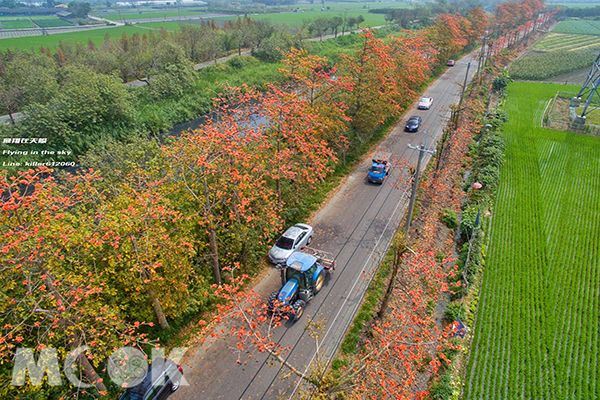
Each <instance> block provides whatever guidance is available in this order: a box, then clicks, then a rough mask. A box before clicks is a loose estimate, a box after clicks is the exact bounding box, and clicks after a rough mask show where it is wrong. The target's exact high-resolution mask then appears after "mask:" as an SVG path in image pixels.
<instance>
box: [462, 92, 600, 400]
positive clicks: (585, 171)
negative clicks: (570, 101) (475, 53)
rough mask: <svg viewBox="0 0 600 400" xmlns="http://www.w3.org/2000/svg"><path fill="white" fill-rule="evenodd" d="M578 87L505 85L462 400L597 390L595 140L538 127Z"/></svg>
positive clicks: (599, 187)
mask: <svg viewBox="0 0 600 400" xmlns="http://www.w3.org/2000/svg"><path fill="white" fill-rule="evenodd" d="M578 89H579V88H578V87H577V86H562V85H561V86H559V85H551V84H532V83H523V82H515V83H512V84H510V85H509V87H508V96H507V99H508V100H507V102H506V106H505V108H506V111H507V113H508V116H509V122H508V123H507V124H506V125H505V130H504V132H505V135H506V138H507V149H506V162H505V164H504V166H503V167H502V169H501V182H500V186H499V189H498V194H497V200H496V206H495V211H494V216H493V220H492V228H491V236H490V237H491V242H490V247H489V253H488V260H487V267H486V271H485V275H484V282H483V287H482V295H481V298H480V305H479V310H478V316H477V325H476V327H475V331H474V333H475V337H474V341H473V345H472V350H471V357H470V361H469V367H468V375H467V378H466V381H465V396H464V398H465V399H479V398H486V399H490V400H496V399H498V400H500V399H517V398H518V399H521V398H525V399H544V398H545V399H575V398H576V399H595V398H598V393H600V382H599V381H600V372H599V371H598V365H599V362H600V331H599V330H598V321H600V296H599V295H598V293H599V289H600V256H599V255H600V175H599V174H598V170H599V169H600V138H598V137H592V136H585V135H579V134H573V133H567V132H560V131H553V130H549V129H545V128H541V127H538V126H537V125H539V123H536V122H534V121H539V120H540V116H541V115H542V112H543V110H544V107H545V104H546V101H547V100H548V99H550V98H552V97H553V96H554V95H555V94H556V91H557V90H565V91H571V92H576V91H577V90H578Z"/></svg>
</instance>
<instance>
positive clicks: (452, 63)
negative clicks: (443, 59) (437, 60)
mask: <svg viewBox="0 0 600 400" xmlns="http://www.w3.org/2000/svg"><path fill="white" fill-rule="evenodd" d="M454 64H455V62H454V60H448V62H447V63H446V65H447V66H449V67H454Z"/></svg>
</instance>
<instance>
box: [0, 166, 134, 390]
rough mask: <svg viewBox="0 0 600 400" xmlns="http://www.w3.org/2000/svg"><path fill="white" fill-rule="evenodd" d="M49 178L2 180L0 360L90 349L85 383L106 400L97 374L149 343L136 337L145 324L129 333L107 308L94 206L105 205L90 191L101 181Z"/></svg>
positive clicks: (32, 173)
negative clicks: (127, 349)
mask: <svg viewBox="0 0 600 400" xmlns="http://www.w3.org/2000/svg"><path fill="white" fill-rule="evenodd" d="M50 174H51V170H49V169H47V168H45V167H41V168H39V169H36V170H28V171H25V172H19V173H18V174H17V175H15V176H8V175H7V174H6V173H5V172H3V174H2V176H1V177H0V196H1V197H2V199H3V201H2V204H1V208H2V213H0V232H1V235H0V237H1V239H0V265H2V267H1V268H0V275H1V278H2V282H3V285H2V288H1V289H0V291H1V293H2V300H1V302H2V318H3V321H4V322H3V326H2V328H0V329H2V335H1V336H0V357H1V358H2V360H3V362H10V361H12V360H13V357H14V355H15V351H16V350H17V349H18V348H19V347H33V348H35V349H37V350H38V351H43V349H44V348H46V347H52V348H56V349H57V351H58V355H59V356H61V357H65V356H66V355H67V353H69V352H70V351H72V350H75V349H78V348H79V347H80V346H89V349H90V351H93V352H94V356H96V357H95V358H94V359H93V361H92V362H90V360H89V359H88V357H91V355H87V356H86V352H85V351H81V352H79V353H78V354H76V358H75V362H76V364H77V365H78V366H79V374H80V375H82V376H83V377H79V379H80V380H83V381H84V382H87V383H89V384H92V385H94V386H95V387H96V389H97V390H98V391H99V392H100V393H101V394H102V393H105V392H106V387H105V385H104V384H103V383H102V378H100V376H99V375H98V374H97V373H96V371H95V369H94V367H97V366H98V365H99V362H100V361H101V360H103V359H104V358H105V357H106V356H107V355H108V354H110V353H111V352H112V351H113V350H114V348H115V347H120V346H123V345H126V344H129V345H135V344H136V343H139V342H140V341H143V340H146V339H143V337H144V335H140V334H139V333H137V328H139V327H140V326H141V325H144V323H139V322H138V323H132V324H131V325H130V324H128V323H126V322H124V320H123V319H122V316H121V315H120V310H119V309H118V308H113V307H109V306H108V305H107V304H108V303H109V299H110V296H111V295H112V293H107V291H106V283H107V281H108V280H109V276H107V275H105V274H103V273H98V271H97V270H96V269H95V264H94V259H93V254H96V253H97V250H98V246H97V244H96V241H95V240H94V237H95V235H94V234H95V233H96V232H97V230H98V227H97V225H96V223H95V212H94V206H93V204H94V202H96V201H98V200H99V198H98V197H97V192H95V191H94V190H93V189H91V185H92V184H93V182H94V181H95V180H97V179H99V178H98V176H96V175H94V174H91V173H90V174H85V175H78V176H66V177H65V178H64V180H63V182H62V183H60V184H59V183H57V182H56V181H55V180H54V179H53V178H52V176H51V175H50ZM88 354H89V352H88ZM52 378H53V379H60V377H56V376H53V377H52ZM32 384H35V385H39V384H40V383H36V382H33V381H32ZM15 390H16V391H19V392H27V391H28V390H32V388H31V387H21V388H18V387H17V388H15ZM74 390H77V391H81V388H77V389H74Z"/></svg>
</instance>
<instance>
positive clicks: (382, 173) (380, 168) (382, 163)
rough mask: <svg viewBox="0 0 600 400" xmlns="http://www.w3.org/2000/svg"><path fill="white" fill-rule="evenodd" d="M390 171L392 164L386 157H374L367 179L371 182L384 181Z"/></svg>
mask: <svg viewBox="0 0 600 400" xmlns="http://www.w3.org/2000/svg"><path fill="white" fill-rule="evenodd" d="M389 173H390V164H389V162H388V160H386V159H385V158H374V159H373V164H371V168H369V174H368V175H367V180H368V181H369V182H371V183H383V181H384V179H385V177H386V176H388V174H389Z"/></svg>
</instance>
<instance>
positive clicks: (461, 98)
mask: <svg viewBox="0 0 600 400" xmlns="http://www.w3.org/2000/svg"><path fill="white" fill-rule="evenodd" d="M472 61H473V59H472V58H471V60H469V63H468V64H467V72H466V73H465V81H464V82H463V87H462V93H461V94H460V100H459V102H458V109H457V110H456V118H455V120H454V129H456V128H458V119H459V117H460V111H461V110H460V108H461V107H462V102H463V98H464V97H465V90H467V79H469V69H471V62H472Z"/></svg>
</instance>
